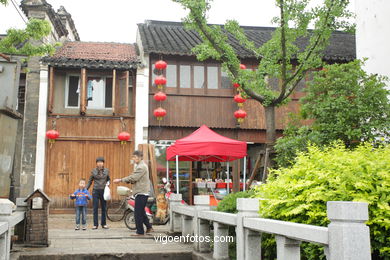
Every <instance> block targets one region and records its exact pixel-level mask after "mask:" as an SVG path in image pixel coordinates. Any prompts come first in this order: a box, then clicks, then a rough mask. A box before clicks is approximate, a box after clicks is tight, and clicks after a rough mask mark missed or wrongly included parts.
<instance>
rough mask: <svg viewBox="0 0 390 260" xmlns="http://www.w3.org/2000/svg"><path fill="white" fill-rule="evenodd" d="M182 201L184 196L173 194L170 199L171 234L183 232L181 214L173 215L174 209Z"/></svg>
mask: <svg viewBox="0 0 390 260" xmlns="http://www.w3.org/2000/svg"><path fill="white" fill-rule="evenodd" d="M181 201H182V194H176V193H171V196H170V197H169V232H170V233H176V232H180V231H181V230H180V229H181V223H180V222H181V217H180V215H179V214H175V213H173V211H172V209H173V208H174V207H175V206H177V205H180V204H181Z"/></svg>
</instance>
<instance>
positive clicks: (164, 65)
mask: <svg viewBox="0 0 390 260" xmlns="http://www.w3.org/2000/svg"><path fill="white" fill-rule="evenodd" d="M154 67H155V68H156V69H158V70H165V69H166V68H167V63H166V62H165V61H163V60H158V61H156V63H154Z"/></svg>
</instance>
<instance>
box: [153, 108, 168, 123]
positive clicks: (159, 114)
mask: <svg viewBox="0 0 390 260" xmlns="http://www.w3.org/2000/svg"><path fill="white" fill-rule="evenodd" d="M166 114H167V111H166V110H165V109H164V108H162V107H159V108H156V109H155V110H154V111H153V115H154V116H155V117H157V120H159V121H160V120H162V119H163V117H164V116H165V115H166Z"/></svg>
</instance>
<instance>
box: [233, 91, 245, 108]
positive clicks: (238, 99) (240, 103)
mask: <svg viewBox="0 0 390 260" xmlns="http://www.w3.org/2000/svg"><path fill="white" fill-rule="evenodd" d="M234 101H235V102H236V103H237V105H238V106H239V107H242V106H243V103H244V102H245V101H246V99H245V98H243V97H241V94H237V95H235V96H234Z"/></svg>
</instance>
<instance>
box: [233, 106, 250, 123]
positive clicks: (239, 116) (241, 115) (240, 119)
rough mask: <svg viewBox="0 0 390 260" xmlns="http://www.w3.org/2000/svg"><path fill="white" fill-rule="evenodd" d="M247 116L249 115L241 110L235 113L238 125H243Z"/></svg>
mask: <svg viewBox="0 0 390 260" xmlns="http://www.w3.org/2000/svg"><path fill="white" fill-rule="evenodd" d="M246 116H247V113H246V112H245V111H244V110H242V109H241V108H240V109H239V110H237V111H236V112H234V117H235V118H237V121H238V123H242V122H243V121H244V118H245V117H246Z"/></svg>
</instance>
